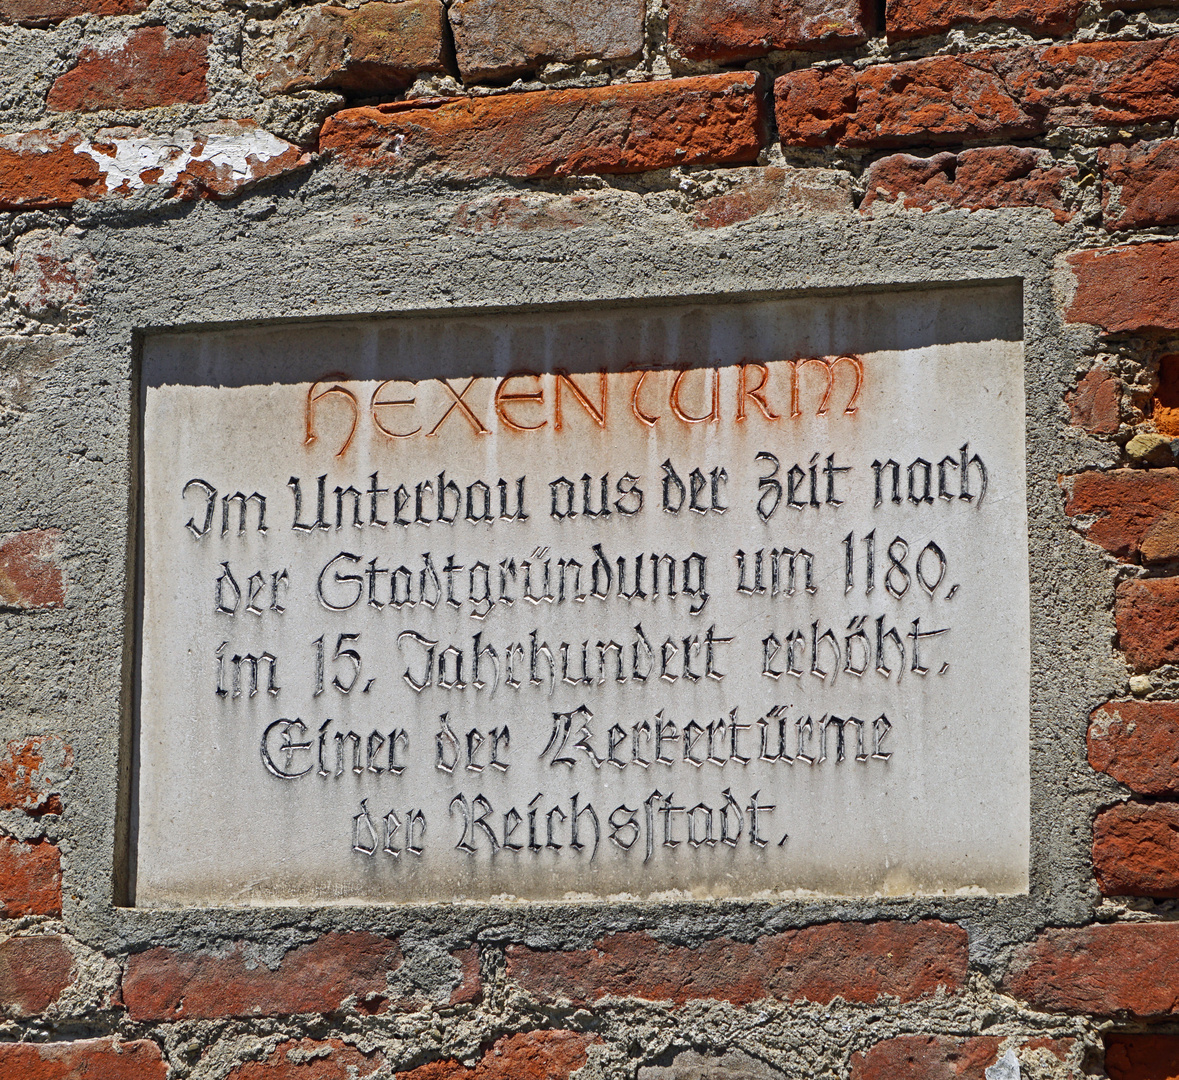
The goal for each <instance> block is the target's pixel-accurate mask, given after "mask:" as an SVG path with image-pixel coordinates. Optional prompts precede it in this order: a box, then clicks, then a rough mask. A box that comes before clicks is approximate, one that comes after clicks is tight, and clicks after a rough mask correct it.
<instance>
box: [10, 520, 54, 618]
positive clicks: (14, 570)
mask: <svg viewBox="0 0 1179 1080" xmlns="http://www.w3.org/2000/svg"><path fill="white" fill-rule="evenodd" d="M64 603H65V578H64V576H63V574H62V569H61V530H60V529H27V530H26V531H25V532H18V533H8V534H6V535H0V608H5V607H8V608H16V609H17V610H20V611H31V610H35V609H37V608H55V607H61V606H62V605H63V604H64Z"/></svg>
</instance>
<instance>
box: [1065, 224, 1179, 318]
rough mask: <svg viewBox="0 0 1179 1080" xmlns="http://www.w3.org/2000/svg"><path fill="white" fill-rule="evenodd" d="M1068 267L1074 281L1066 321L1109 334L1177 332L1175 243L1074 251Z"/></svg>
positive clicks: (1178, 254)
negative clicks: (1089, 324) (1075, 285)
mask: <svg viewBox="0 0 1179 1080" xmlns="http://www.w3.org/2000/svg"><path fill="white" fill-rule="evenodd" d="M1068 263H1069V266H1070V267H1071V269H1072V272H1073V274H1074V275H1075V276H1076V279H1077V291H1076V293H1075V294H1074V295H1073V299H1072V303H1071V304H1069V308H1068V312H1067V314H1066V318H1067V319H1068V321H1069V322H1080V323H1092V324H1093V325H1094V326H1100V327H1101V328H1102V329H1103V330H1105V331H1106V332H1108V333H1111V334H1117V333H1123V332H1126V331H1137V330H1179V243H1168V242H1166V241H1160V242H1158V243H1153V244H1135V245H1126V246H1123V247H1115V248H1109V249H1107V250H1104V251H1078V252H1075V253H1074V254H1072V255H1070V256H1069V257H1068Z"/></svg>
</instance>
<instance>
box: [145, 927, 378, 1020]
mask: <svg viewBox="0 0 1179 1080" xmlns="http://www.w3.org/2000/svg"><path fill="white" fill-rule="evenodd" d="M400 965H401V950H400V949H399V948H398V946H397V942H396V940H394V939H392V938H386V937H379V936H378V935H376V934H368V933H354V934H352V933H349V934H324V935H323V937H321V938H319V939H317V940H316V941H314V942H312V943H311V944H310V945H298V946H296V947H295V948H293V949H291V950H290V951H289V952H287V954H286V955H285V956H284V957H283V959H282V962H281V963H280V964H279V966H278V967H277V968H276V969H275V970H273V971H272V970H271V969H270V968H268V967H267V966H266V965H265V964H264V963H261V962H258V963H255V962H254V961H253V959H252V958H247V955H246V953H245V951H244V947H243V946H242V944H241V943H237V944H235V945H234V946H233V947H232V949H231V950H230V951H229V954H228V955H226V956H221V957H218V956H214V955H213V954H211V953H207V952H179V951H177V950H175V949H165V948H156V949H149V950H148V951H146V952H141V953H134V954H132V955H131V956H129V957H128V958H127V970H126V974H125V975H124V977H123V1001H124V1003H125V1004H126V1006H127V1010H128V1012H129V1013H130V1015H131V1017H132V1019H134V1020H169V1021H170V1020H207V1019H212V1018H215V1017H221V1016H282V1015H290V1014H294V1013H322V1012H332V1011H334V1010H336V1009H338V1008H339V1007H340V1005H341V1003H342V1002H343V1001H344V999H345V998H347V997H349V996H350V995H356V997H357V998H360V999H364V998H366V997H368V996H369V995H373V994H376V995H381V996H383V995H385V994H386V993H387V992H388V991H387V984H386V979H385V976H386V975H387V974H388V973H389V972H390V971H393V970H395V969H396V968H398V967H399V966H400Z"/></svg>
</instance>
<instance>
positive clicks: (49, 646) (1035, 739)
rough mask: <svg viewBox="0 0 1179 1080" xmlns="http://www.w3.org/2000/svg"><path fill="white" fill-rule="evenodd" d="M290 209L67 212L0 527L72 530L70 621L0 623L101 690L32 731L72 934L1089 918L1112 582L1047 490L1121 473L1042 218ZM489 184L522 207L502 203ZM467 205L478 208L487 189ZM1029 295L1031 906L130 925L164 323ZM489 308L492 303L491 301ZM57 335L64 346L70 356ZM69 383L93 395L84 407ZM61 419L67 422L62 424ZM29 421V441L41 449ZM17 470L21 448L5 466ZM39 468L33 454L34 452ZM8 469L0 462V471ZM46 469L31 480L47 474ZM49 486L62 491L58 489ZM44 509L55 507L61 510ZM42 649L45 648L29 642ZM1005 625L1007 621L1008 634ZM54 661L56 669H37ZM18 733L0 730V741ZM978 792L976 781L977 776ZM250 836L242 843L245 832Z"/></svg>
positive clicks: (266, 914) (665, 908)
mask: <svg viewBox="0 0 1179 1080" xmlns="http://www.w3.org/2000/svg"><path fill="white" fill-rule="evenodd" d="M333 175H336V174H333V173H328V174H325V177H324V178H317V179H318V180H320V182H317V183H312V184H307V185H305V186H303V187H302V188H301V189H299V188H297V187H296V186H295V185H294V184H293V183H292V185H291V186H289V187H288V188H287V190H286V191H285V192H284V197H282V198H278V199H276V198H275V197H274V195H273V194H255V195H251V196H247V197H246V198H243V199H241V200H240V201H237V202H235V203H231V204H223V205H218V204H212V203H198V204H190V205H175V204H172V205H166V206H156V207H152V206H151V205H150V204H148V203H144V204H139V202H138V200H136V201H135V202H134V203H132V204H124V205H122V206H119V207H109V206H104V205H103V204H97V205H94V206H92V207H85V208H83V209H82V210H81V212H78V211H77V210H76V211H75V221H76V223H77V224H78V225H79V226H80V227H81V229H82V230H83V231H82V233H81V237H80V241H81V243H82V245H83V246H84V247H85V248H87V249H88V250H89V251H90V253H91V254H92V255H93V256H94V258H95V259H96V261H97V269H96V272H95V274H94V278H93V281H92V283H91V287H90V297H91V298H92V299H91V307H90V310H89V312H88V314H89V319H88V321H87V322H86V324H85V326H84V329H83V330H82V331H81V332H80V333H77V336H75V337H74V338H73V339H72V340H73V343H74V347H75V350H76V351H75V352H73V353H71V359H70V363H69V364H68V365H63V366H68V367H69V371H68V372H65V371H61V372H59V373H58V377H61V378H69V379H71V380H74V381H73V382H72V383H71V384H70V389H71V390H72V391H73V393H71V394H63V395H62V396H61V400H62V402H63V405H62V408H63V409H64V410H65V412H64V413H63V414H61V415H59V416H58V417H57V418H56V420H57V422H58V427H56V428H55V429H54V430H52V431H49V430H46V431H45V432H44V433H43V435H44V438H45V439H48V440H51V441H48V442H45V443H43V444H42V443H41V441H40V440H39V439H38V438H37V437H36V435H35V434H34V438H33V440H32V442H33V445H34V446H35V447H36V450H35V452H34V453H33V454H32V456H31V457H29V458H27V459H26V461H25V464H26V466H27V467H28V469H29V473H28V475H20V474H18V479H19V487H20V489H21V493H22V497H21V498H20V499H14V500H12V503H11V504H10V506H9V508H8V509H4V508H0V530H4V531H7V530H9V529H19V528H22V527H29V524H30V523H29V522H28V521H27V519H24V520H22V519H18V517H17V515H18V514H19V513H20V505H21V504H22V503H24V504H25V505H26V506H27V504H28V503H29V501H30V500H31V499H38V498H39V499H40V500H41V501H42V504H43V509H42V511H41V513H42V514H44V513H47V512H48V510H51V511H52V515H53V520H51V521H50V520H47V521H46V523H47V524H54V525H58V526H60V527H61V528H62V529H63V530H64V533H65V544H66V549H67V552H68V553H69V554H70V555H71V556H73V558H71V561H70V564H69V565H70V578H71V580H70V590H69V594H68V599H67V608H66V610H65V611H64V612H59V613H57V615H56V616H53V617H52V618H51V619H47V618H46V617H45V616H43V615H33V616H0V622H2V623H3V625H4V626H5V628H6V630H7V632H8V635H9V638H10V640H11V641H12V644H13V647H14V648H15V650H16V651H17V654H18V655H21V656H23V657H25V658H27V660H28V662H29V663H32V664H34V665H37V664H40V665H50V664H52V663H53V662H54V642H55V641H57V640H63V641H64V640H73V641H75V642H82V643H84V645H85V650H84V655H85V656H86V657H87V658H88V662H89V665H90V669H91V673H90V677H89V679H88V680H87V682H86V692H85V693H80V692H79V691H77V690H74V691H73V693H72V697H71V698H70V699H69V700H68V701H67V702H66V704H65V707H64V710H63V708H62V706H61V705H60V704H57V705H53V704H51V702H50V701H49V700H48V698H44V699H43V700H39V699H38V698H37V695H36V693H34V694H33V696H32V698H31V699H30V705H29V709H30V714H31V715H35V714H36V713H37V712H38V710H40V711H41V712H42V713H44V714H46V715H50V716H51V715H53V713H55V712H59V711H64V712H65V714H66V715H67V717H68V721H67V724H66V728H67V730H66V731H64V732H63V735H64V737H67V738H68V739H69V740H70V741H71V742H72V743H73V745H74V747H75V753H76V761H77V765H76V772H75V776H74V779H73V780H72V782H71V784H70V789H69V792H70V793H69V796H68V798H67V811H66V818H65V821H64V823H63V827H62V843H63V853H64V863H65V875H64V896H65V900H64V920H65V923H66V925H67V927H68V928H69V929H70V930H71V931H72V932H73V933H75V934H76V935H77V936H78V937H80V938H81V939H82V940H84V941H86V942H87V943H89V944H92V945H94V946H95V947H98V948H102V949H105V950H109V951H119V950H131V951H136V950H139V949H142V948H146V947H149V946H159V945H173V946H176V947H181V948H185V947H187V948H195V947H198V946H202V945H208V944H210V943H212V942H216V941H218V940H226V939H233V938H245V939H254V940H259V941H263V940H270V941H274V942H278V941H280V940H281V941H288V942H290V943H291V944H294V943H297V941H298V940H304V939H307V938H310V937H312V936H314V935H315V934H318V933H322V932H326V931H330V930H346V929H365V930H369V931H373V932H378V933H386V934H391V935H398V934H407V935H410V937H411V938H414V939H420V938H431V939H433V940H435V941H436V942H438V943H439V944H441V945H443V946H444V947H457V946H460V945H462V944H465V943H469V942H471V941H481V942H488V943H498V942H507V941H515V942H523V943H527V944H529V945H532V946H534V947H541V948H545V947H547V948H558V947H564V948H568V947H576V946H579V945H581V946H583V945H586V944H589V943H590V942H592V941H593V940H595V939H596V938H598V937H600V936H601V935H602V934H604V933H609V932H613V931H619V930H637V929H643V930H647V931H648V932H650V933H652V934H654V935H655V936H657V937H659V938H662V939H666V940H674V941H679V942H683V943H687V944H692V943H696V942H698V941H701V940H705V939H708V938H712V937H716V936H730V937H734V938H738V939H745V940H748V939H751V938H755V937H757V936H759V935H762V934H766V933H772V932H777V931H780V930H784V929H788V928H791V927H797V926H803V925H807V924H814V923H818V922H829V921H858V920H870V919H883V918H888V919H915V918H942V919H947V920H951V921H954V922H958V923H961V924H962V925H963V926H965V927H966V928H967V929H968V930H969V931H970V934H971V942H972V945H971V953H972V960H973V961H974V962H975V963H976V964H978V965H980V966H981V967H982V968H983V970H990V969H991V968H992V967H993V966H995V965H999V966H1002V965H1003V964H1004V962H1005V957H1006V955H1007V954H1008V952H1009V949H1010V946H1011V945H1012V944H1013V943H1015V942H1017V941H1020V940H1026V939H1027V938H1029V937H1030V936H1031V935H1032V934H1033V933H1035V932H1036V930H1038V929H1039V928H1041V927H1043V926H1045V925H1069V924H1078V923H1083V922H1088V921H1090V920H1091V919H1092V917H1093V910H1094V907H1095V904H1096V901H1097V893H1096V888H1095V885H1094V882H1093V876H1092V870H1091V866H1090V851H1089V845H1090V836H1091V821H1092V817H1093V815H1094V813H1095V812H1096V810H1097V809H1098V808H1099V806H1100V805H1102V804H1103V803H1109V802H1110V801H1113V799H1114V798H1116V794H1115V792H1116V790H1117V788H1116V785H1112V783H1110V782H1108V781H1106V780H1104V779H1103V778H1101V777H1098V776H1096V775H1095V774H1094V773H1093V772H1092V770H1091V769H1090V768H1089V766H1088V764H1087V761H1086V754H1085V731H1086V727H1087V722H1088V714H1089V711H1090V710H1091V709H1092V708H1093V707H1095V706H1096V705H1097V704H1099V703H1100V702H1102V701H1103V700H1106V699H1108V698H1109V697H1110V696H1112V695H1114V694H1117V693H1119V692H1122V691H1123V690H1124V685H1125V677H1126V672H1125V668H1124V665H1123V664H1122V663H1121V662H1120V660H1119V659H1118V658H1117V657H1116V655H1115V654H1114V653H1113V651H1112V649H1111V647H1110V643H1111V641H1112V635H1113V619H1112V611H1111V608H1112V580H1111V573H1110V570H1109V567H1108V563H1107V562H1106V560H1104V559H1103V557H1102V555H1101V553H1100V552H1099V551H1098V550H1097V549H1096V548H1095V547H1093V546H1091V545H1088V544H1087V543H1086V542H1085V541H1083V540H1082V539H1081V538H1080V537H1079V536H1078V535H1077V533H1076V532H1075V531H1073V530H1070V529H1069V528H1068V525H1067V521H1066V518H1065V516H1064V513H1063V495H1062V491H1061V488H1060V485H1059V480H1058V478H1059V476H1060V475H1061V474H1063V473H1067V472H1069V471H1073V470H1076V469H1079V468H1083V467H1092V466H1093V465H1095V464H1109V463H1111V462H1112V460H1113V453H1114V449H1113V448H1111V447H1110V446H1109V445H1108V444H1104V443H1101V442H1098V441H1096V440H1093V439H1090V438H1088V437H1086V436H1085V435H1084V434H1083V433H1081V432H1080V431H1079V430H1078V429H1076V428H1073V427H1071V426H1070V425H1069V423H1068V413H1067V409H1066V407H1065V405H1064V401H1063V398H1064V394H1065V391H1066V390H1067V389H1068V388H1069V387H1070V386H1071V385H1072V384H1073V383H1074V381H1075V378H1076V374H1077V369H1078V364H1079V363H1080V362H1081V361H1082V359H1083V358H1084V356H1085V355H1086V354H1087V353H1091V352H1092V350H1093V348H1094V345H1095V341H1096V338H1095V332H1094V331H1093V330H1092V329H1091V328H1088V327H1076V326H1068V325H1066V324H1065V323H1064V321H1063V316H1062V308H1063V305H1064V303H1065V302H1066V301H1067V299H1068V297H1067V295H1066V293H1067V290H1068V287H1069V286H1068V277H1067V274H1066V273H1065V272H1064V271H1063V270H1062V269H1061V268H1060V257H1061V255H1062V253H1063V252H1064V251H1065V250H1066V249H1067V248H1068V247H1069V246H1070V243H1072V244H1075V243H1076V233H1075V232H1074V231H1073V230H1071V229H1068V228H1065V227H1061V226H1058V225H1055V224H1054V223H1053V222H1052V220H1051V217H1050V215H1048V214H1046V213H1044V212H1042V211H1035V210H1027V211H980V212H975V213H967V212H965V211H948V212H939V213H928V214H927V213H912V212H885V213H883V214H881V215H880V216H878V217H876V218H863V217H861V216H860V215H858V214H848V213H841V214H822V215H810V216H801V215H800V216H797V217H794V216H782V217H770V216H763V217H761V218H754V219H753V220H751V221H749V222H745V223H743V224H740V225H735V226H730V227H727V228H724V229H718V230H695V229H692V228H691V227H690V226H688V225H685V223H684V219H683V218H682V217H679V216H674V215H669V214H668V213H667V212H665V211H657V210H652V209H647V210H639V211H637V212H636V211H634V210H633V209H632V210H629V211H626V212H625V213H618V214H616V215H615V216H614V217H612V218H609V219H606V220H603V221H602V222H600V223H592V224H589V225H584V226H581V227H579V228H575V229H572V230H569V231H548V232H546V231H542V230H536V231H533V232H527V233H523V232H518V231H508V230H503V231H494V230H493V231H491V232H483V233H480V232H469V233H462V232H456V231H453V230H450V229H448V227H447V224H446V223H447V222H448V221H449V220H450V218H451V216H452V214H453V212H454V210H455V208H456V207H457V206H458V204H459V203H460V202H462V201H464V200H469V199H470V198H471V197H472V194H473V193H472V191H471V189H466V190H464V191H446V190H444V189H439V188H429V187H424V186H423V187H418V186H416V185H401V186H394V185H390V186H388V187H382V186H381V185H379V184H377V185H374V186H373V187H352V188H350V189H348V188H346V186H345V185H346V181H345V179H344V175H343V174H338V177H337V178H338V179H339V180H340V182H341V183H340V188H338V189H337V188H335V187H333V186H332V184H331V183H330V180H328V179H327V178H328V177H331V176H333ZM487 190H488V191H489V192H492V193H494V192H499V193H501V194H502V193H506V194H509V195H510V194H512V193H513V190H512V189H510V188H505V187H504V186H503V185H487ZM478 193H480V192H475V194H478ZM1013 280H1018V281H1019V282H1021V283H1022V287H1023V297H1024V313H1023V314H1024V353H1025V365H1026V367H1025V377H1026V389H1027V463H1028V509H1029V533H1030V567H1031V579H1032V580H1031V603H1032V612H1031V632H1032V637H1031V640H1032V679H1031V687H1032V691H1031V718H1032V728H1031V792H1032V794H1031V882H1030V892H1029V894H1028V895H1026V896H1016V897H963V896H948V897H915V898H914V897H908V898H906V897H898V898H879V897H877V898H858V899H849V898H842V897H841V898H831V899H806V900H796V901H785V902H769V901H756V902H748V901H715V902H675V903H641V904H636V903H626V904H619V903H606V902H600V903H541V902H534V903H528V904H523V903H521V904H512V905H495V904H486V903H478V904H476V903H471V904H462V903H460V904H428V905H415V906H402V905H356V906H317V907H310V908H297V907H287V906H275V907H254V908H234V909H227V908H221V909H218V908H194V909H184V910H151V909H136V908H128V907H124V906H121V904H120V903H119V901H121V900H122V899H123V897H122V895H121V891H122V890H123V889H124V883H125V866H124V859H125V854H126V850H127V845H126V840H127V838H126V835H125V822H126V818H127V815H126V809H127V795H128V790H129V784H128V767H129V766H128V763H129V758H130V755H129V752H128V751H129V748H130V720H131V706H132V700H131V693H130V689H129V685H130V681H131V680H130V678H129V675H130V672H131V670H132V664H131V656H132V643H133V640H134V630H135V627H134V610H135V603H134V599H135V598H134V595H133V583H134V582H135V580H136V574H135V572H134V571H135V566H134V562H135V559H134V556H135V532H134V530H133V529H132V527H131V522H133V521H134V520H135V519H136V517H137V515H136V513H135V509H136V507H135V492H136V472H137V470H136V462H137V458H136V453H137V449H136V432H135V425H134V421H133V419H132V418H133V417H135V416H136V415H137V412H138V410H137V408H136V405H137V400H136V389H135V388H136V385H137V382H138V364H137V357H138V351H139V345H140V342H141V340H142V336H143V335H144V334H145V333H148V332H151V331H153V330H163V329H169V330H178V329H196V328H212V327H214V326H226V325H234V324H253V325H259V324H262V323H266V322H277V321H288V320H304V319H314V320H315V321H322V320H324V319H331V318H333V317H338V318H345V317H347V318H356V317H364V316H366V315H372V316H378V315H379V316H390V315H409V314H438V313H440V312H443V311H452V312H455V313H458V312H460V311H462V312H465V313H469V312H472V311H478V312H489V311H494V310H497V309H506V308H513V309H519V308H522V307H526V308H533V309H535V308H543V307H545V306H547V305H553V304H558V305H561V306H568V305H576V306H583V305H584V306H592V305H594V304H607V303H608V304H610V305H611V306H616V305H618V304H619V303H625V302H628V301H635V302H645V303H650V302H652V301H656V302H657V301H659V300H661V299H666V300H668V301H669V302H670V301H683V300H700V299H703V298H705V297H707V298H708V299H709V300H720V299H724V298H742V299H754V298H757V297H759V296H765V295H774V294H780V293H794V294H797V293H800V292H807V291H809V292H814V291H821V292H824V293H830V292H843V291H850V290H872V291H879V290H882V289H906V288H918V287H923V286H930V285H952V284H964V285H965V284H969V285H978V284H984V283H991V282H999V281H1008V282H1009V281H1013ZM489 298H490V299H491V300H492V301H494V303H492V304H489V303H488V300H489ZM59 340H60V339H59ZM79 388H81V390H83V391H84V393H78V390H79ZM63 419H64V420H65V421H66V423H65V424H64V430H63V427H62V426H61V423H60V422H61V421H62V420H63ZM35 430H36V429H34V432H35ZM86 430H89V431H90V432H91V433H92V434H91V435H90V437H89V439H88V440H87V439H83V440H82V441H83V442H84V443H86V444H87V446H88V447H89V452H90V453H91V454H94V455H97V460H96V461H95V460H94V458H91V460H92V462H94V466H95V467H94V469H93V470H92V472H93V473H95V474H96V475H97V478H98V481H99V483H98V485H97V486H96V485H93V484H92V485H90V487H91V488H92V489H93V490H89V491H82V490H64V491H63V490H61V489H60V476H61V474H60V472H59V471H58V470H57V469H55V468H49V467H46V468H45V469H44V470H42V468H41V466H40V461H39V460H38V458H40V459H41V460H43V461H48V459H49V458H50V457H51V456H53V455H63V454H65V453H66V452H67V450H70V449H72V448H73V447H74V444H75V442H76V439H77V433H78V432H81V431H86ZM13 449H14V451H15V452H17V453H20V452H21V449H20V447H14V448H13ZM26 452H28V451H26ZM0 456H2V455H0ZM42 472H44V477H42V475H41V473H42ZM55 478H56V480H57V481H58V483H57V487H56V488H55V487H54V486H53V485H54V483H55ZM46 508H47V509H46ZM39 626H41V627H42V628H43V629H46V630H50V631H52V632H50V633H49V634H48V636H44V637H43V638H38V637H37V635H38V627H39ZM996 630H997V632H1001V630H1002V628H1001V627H998V628H996ZM44 670H47V668H45V669H44ZM5 725H6V726H9V727H11V726H12V725H11V724H10V723H9V722H7V721H6V722H5ZM978 779H979V783H983V784H985V783H986V777H979V778H978ZM245 827H246V826H245V825H244V826H243V828H245Z"/></svg>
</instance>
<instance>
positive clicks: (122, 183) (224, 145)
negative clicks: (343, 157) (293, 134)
mask: <svg viewBox="0 0 1179 1080" xmlns="http://www.w3.org/2000/svg"><path fill="white" fill-rule="evenodd" d="M97 140H98V142H97V145H96V144H95V142H92V141H91V140H89V139H83V140H82V141H81V142H80V143H79V144H78V146H77V147H76V148H75V150H74V153H76V154H84V155H85V156H87V157H89V158H91V159H92V160H93V161H94V162H95V164H96V165H97V166H98V168H99V170H100V171H101V172H102V173H103V175H104V176H105V178H106V184H107V190H108V191H115V190H118V189H119V188H124V190H126V189H130V190H134V189H136V188H142V187H146V186H147V185H148V184H149V183H151V184H161V185H167V186H171V185H173V184H175V183H176V181H177V180H179V179H180V177H181V176H183V175H184V174H185V173H187V172H190V171H191V169H192V167H193V166H194V165H197V164H203V163H208V164H209V165H211V166H212V167H213V168H214V169H215V170H216V172H217V176H218V178H219V180H220V181H221V184H224V185H227V186H229V187H236V186H237V185H239V184H243V183H246V182H248V181H250V180H253V179H256V178H257V177H258V176H260V175H262V174H263V173H265V171H266V166H267V165H268V164H269V163H270V162H272V161H273V160H274V159H276V158H279V157H282V156H283V155H284V154H290V153H291V152H292V151H293V150H294V149H295V148H294V147H293V146H292V145H291V144H290V143H288V142H284V141H283V140H282V139H280V138H278V137H276V136H274V135H272V134H270V132H268V131H264V130H263V129H261V128H256V127H253V126H252V125H245V124H242V125H237V130H235V131H225V130H221V131H210V132H205V133H200V132H192V131H179V132H176V133H175V134H174V135H131V136H122V137H106V138H104V137H103V133H99V135H98V136H97ZM111 147H113V148H114V152H113V153H111V152H110V148H111ZM155 170H159V174H158V175H154V176H151V177H149V179H147V180H145V179H144V175H143V174H144V173H147V172H154V171H155ZM219 186H221V185H219Z"/></svg>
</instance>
